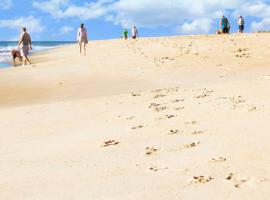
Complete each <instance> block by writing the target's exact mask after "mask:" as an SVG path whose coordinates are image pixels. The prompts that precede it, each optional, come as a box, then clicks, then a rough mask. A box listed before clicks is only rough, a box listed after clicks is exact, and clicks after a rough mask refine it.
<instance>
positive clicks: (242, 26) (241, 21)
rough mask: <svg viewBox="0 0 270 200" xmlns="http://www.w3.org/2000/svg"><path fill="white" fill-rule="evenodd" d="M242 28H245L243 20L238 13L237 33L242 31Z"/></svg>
mask: <svg viewBox="0 0 270 200" xmlns="http://www.w3.org/2000/svg"><path fill="white" fill-rule="evenodd" d="M244 29H245V20H244V18H243V17H242V16H241V15H239V16H238V33H243V32H244Z"/></svg>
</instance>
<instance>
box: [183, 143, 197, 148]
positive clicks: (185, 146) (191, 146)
mask: <svg viewBox="0 0 270 200" xmlns="http://www.w3.org/2000/svg"><path fill="white" fill-rule="evenodd" d="M200 144H201V143H200V142H192V143H190V144H184V145H183V146H182V147H181V149H190V148H194V147H196V146H198V145H200Z"/></svg>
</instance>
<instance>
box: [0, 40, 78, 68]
mask: <svg viewBox="0 0 270 200" xmlns="http://www.w3.org/2000/svg"><path fill="white" fill-rule="evenodd" d="M67 44H75V42H55V41H53V42H52V41H45V42H33V51H32V52H31V53H35V52H38V51H44V50H47V49H52V48H55V47H58V46H63V45H67ZM12 49H18V42H14V41H12V42H9V41H2V42H0V69H1V68H7V67H11V62H12V57H11V51H12Z"/></svg>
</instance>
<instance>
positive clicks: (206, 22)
mask: <svg viewBox="0 0 270 200" xmlns="http://www.w3.org/2000/svg"><path fill="white" fill-rule="evenodd" d="M222 14H225V15H226V16H227V17H228V18H229V19H230V22H231V25H232V31H236V30H237V24H236V20H237V16H238V15H239V14H241V15H243V16H244V17H245V19H246V31H248V32H253V31H258V30H269V29H270V0H166V1H164V0H0V41H4V40H16V39H17V37H18V34H19V30H20V27H22V26H26V27H27V28H28V29H29V32H30V33H31V35H32V38H33V40H39V41H40V40H46V41H48V40H50V41H73V40H75V39H76V30H77V28H78V26H79V24H80V23H81V22H83V23H85V25H86V27H87V29H88V32H89V36H90V39H93V40H96V39H110V38H119V37H120V36H121V33H122V30H123V28H125V27H126V28H130V27H132V26H133V25H136V26H137V27H138V28H139V33H140V35H141V36H146V37H148V36H171V35H186V34H208V33H213V32H215V30H217V29H219V18H220V16H221V15H222Z"/></svg>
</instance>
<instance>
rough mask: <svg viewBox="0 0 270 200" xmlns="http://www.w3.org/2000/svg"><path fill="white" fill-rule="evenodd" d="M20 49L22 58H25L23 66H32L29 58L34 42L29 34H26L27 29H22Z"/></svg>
mask: <svg viewBox="0 0 270 200" xmlns="http://www.w3.org/2000/svg"><path fill="white" fill-rule="evenodd" d="M18 48H19V49H20V53H21V56H22V58H23V66H24V65H31V62H30V60H29V58H28V56H29V50H32V41H31V36H30V34H29V33H27V32H26V28H25V27H23V28H22V33H21V35H20V39H19V43H18Z"/></svg>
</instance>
